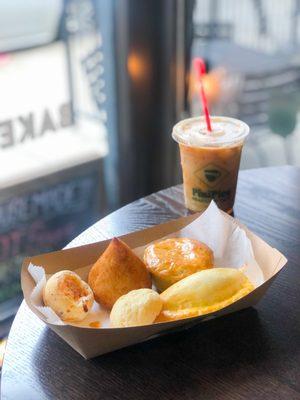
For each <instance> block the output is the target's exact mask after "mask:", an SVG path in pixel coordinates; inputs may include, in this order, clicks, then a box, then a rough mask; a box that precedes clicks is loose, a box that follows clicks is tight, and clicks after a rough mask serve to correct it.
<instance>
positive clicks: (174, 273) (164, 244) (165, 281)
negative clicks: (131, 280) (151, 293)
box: [144, 238, 214, 292]
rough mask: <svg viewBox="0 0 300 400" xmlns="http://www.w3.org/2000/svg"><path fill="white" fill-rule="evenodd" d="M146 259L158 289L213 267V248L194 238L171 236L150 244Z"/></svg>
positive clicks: (163, 288) (145, 254)
mask: <svg viewBox="0 0 300 400" xmlns="http://www.w3.org/2000/svg"><path fill="white" fill-rule="evenodd" d="M144 261H145V263H146V265H147V268H148V270H149V271H150V272H151V274H152V276H153V280H154V282H155V285H156V287H157V289H158V291H160V292H161V291H163V290H165V289H166V288H168V287H169V286H171V285H173V284H174V283H176V282H178V281H180V280H181V279H184V278H186V277H187V276H189V275H191V274H194V273H195V272H198V271H201V270H203V269H208V268H212V267H213V262H214V257H213V252H212V250H211V249H210V248H209V247H208V246H207V245H206V244H204V243H202V242H199V241H198V240H194V239H187V238H171V239H166V240H162V241H160V242H156V243H153V244H151V245H150V246H148V247H147V248H146V250H145V253H144Z"/></svg>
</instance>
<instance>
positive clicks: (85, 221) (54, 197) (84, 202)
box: [0, 160, 103, 320]
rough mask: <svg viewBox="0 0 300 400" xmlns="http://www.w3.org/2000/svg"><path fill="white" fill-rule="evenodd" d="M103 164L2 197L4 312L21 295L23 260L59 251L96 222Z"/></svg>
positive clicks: (0, 289) (0, 265)
mask: <svg viewBox="0 0 300 400" xmlns="http://www.w3.org/2000/svg"><path fill="white" fill-rule="evenodd" d="M101 163H102V162H101V160H98V161H94V162H91V163H88V164H85V165H80V166H78V167H74V168H72V169H70V170H66V171H63V172H62V173H59V174H55V175H52V176H48V177H45V178H42V179H39V180H36V181H31V182H30V183H28V184H26V185H25V184H23V185H20V186H19V187H14V188H13V189H7V190H6V191H5V190H4V191H2V192H1V195H0V304H2V306H3V303H5V302H8V300H9V299H12V298H14V297H16V296H17V295H18V294H19V293H20V291H21V288H20V279H19V274H20V267H21V264H22V260H23V258H24V257H26V256H29V255H32V254H37V253H41V252H47V251H53V250H58V249H61V248H62V247H64V246H65V245H66V244H67V243H68V242H69V241H70V240H71V239H72V238H74V237H75V236H77V235H78V234H79V233H80V232H81V231H82V230H83V229H85V228H86V227H88V226H89V225H90V224H91V223H93V222H95V221H96V220H97V219H98V218H99V215H100V214H101V207H100V201H101V200H100V196H99V192H100V191H99V185H100V183H101V176H100V174H101V171H102V166H101ZM102 204H103V203H102ZM2 308H3V307H1V309H2ZM4 309H5V307H4ZM6 313H7V310H5V314H6ZM0 320H1V311H0Z"/></svg>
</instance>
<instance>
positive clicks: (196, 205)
mask: <svg viewBox="0 0 300 400" xmlns="http://www.w3.org/2000/svg"><path fill="white" fill-rule="evenodd" d="M211 123H212V132H208V131H207V129H206V124H205V119H204V117H199V118H189V119H185V120H182V121H180V122H179V123H177V124H176V125H175V126H174V128H173V132H172V137H173V139H174V140H175V141H176V142H177V143H178V144H179V148H180V158H181V166H182V174H183V187H184V198H185V205H186V207H187V208H188V209H189V210H192V211H203V210H204V209H206V208H207V207H208V205H209V203H210V202H211V200H214V201H215V202H216V203H217V205H218V207H219V208H220V209H222V210H223V211H226V212H228V213H231V212H232V209H233V205H234V200H235V192H236V185H237V179H238V172H239V166H240V159H241V153H242V148H243V145H244V142H245V139H246V137H247V136H248V134H249V126H248V125H247V124H245V123H244V122H242V121H240V120H238V119H234V118H228V117H217V116H212V117H211Z"/></svg>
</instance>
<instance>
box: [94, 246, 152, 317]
mask: <svg viewBox="0 0 300 400" xmlns="http://www.w3.org/2000/svg"><path fill="white" fill-rule="evenodd" d="M88 282H89V285H90V286H91V288H92V290H93V292H94V296H95V299H96V301H98V302H99V303H100V304H102V305H103V306H104V307H106V308H108V309H111V308H112V306H113V305H114V303H115V302H116V301H117V300H118V298H119V297H121V296H123V295H124V294H126V293H128V292H130V291H131V290H134V289H140V288H151V286H152V282H151V277H150V274H149V272H148V271H147V268H146V266H145V264H144V263H143V261H142V260H140V259H139V258H138V256H137V255H135V254H134V253H133V251H132V250H131V249H130V248H129V247H128V246H127V244H125V243H124V242H122V241H121V240H119V239H117V238H114V239H112V241H111V242H110V244H109V245H108V247H107V249H106V250H105V251H104V253H103V254H102V255H101V257H100V258H99V259H98V261H96V263H95V264H94V265H93V267H92V268H91V270H90V273H89V278H88Z"/></svg>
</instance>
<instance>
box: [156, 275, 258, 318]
mask: <svg viewBox="0 0 300 400" xmlns="http://www.w3.org/2000/svg"><path fill="white" fill-rule="evenodd" d="M253 289H254V286H253V285H252V283H251V282H250V281H249V279H248V278H247V277H246V275H244V274H243V273H242V272H241V271H240V270H238V269H235V268H212V269H208V270H205V271H200V272H196V273H195V274H193V275H190V276H188V277H187V278H185V279H183V280H181V281H179V282H177V283H175V284H174V285H172V286H171V287H169V288H168V289H167V290H165V291H164V292H163V293H161V294H160V296H161V298H162V300H163V309H162V311H161V313H160V315H159V317H158V319H157V321H159V322H161V321H172V320H177V319H182V318H190V317H195V316H198V315H204V314H208V313H211V312H213V311H217V310H220V309H221V308H223V307H226V306H228V305H229V304H232V303H234V302H235V301H237V300H239V299H240V298H241V297H244V296H246V295H247V294H248V293H250V292H251V291H252V290H253Z"/></svg>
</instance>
